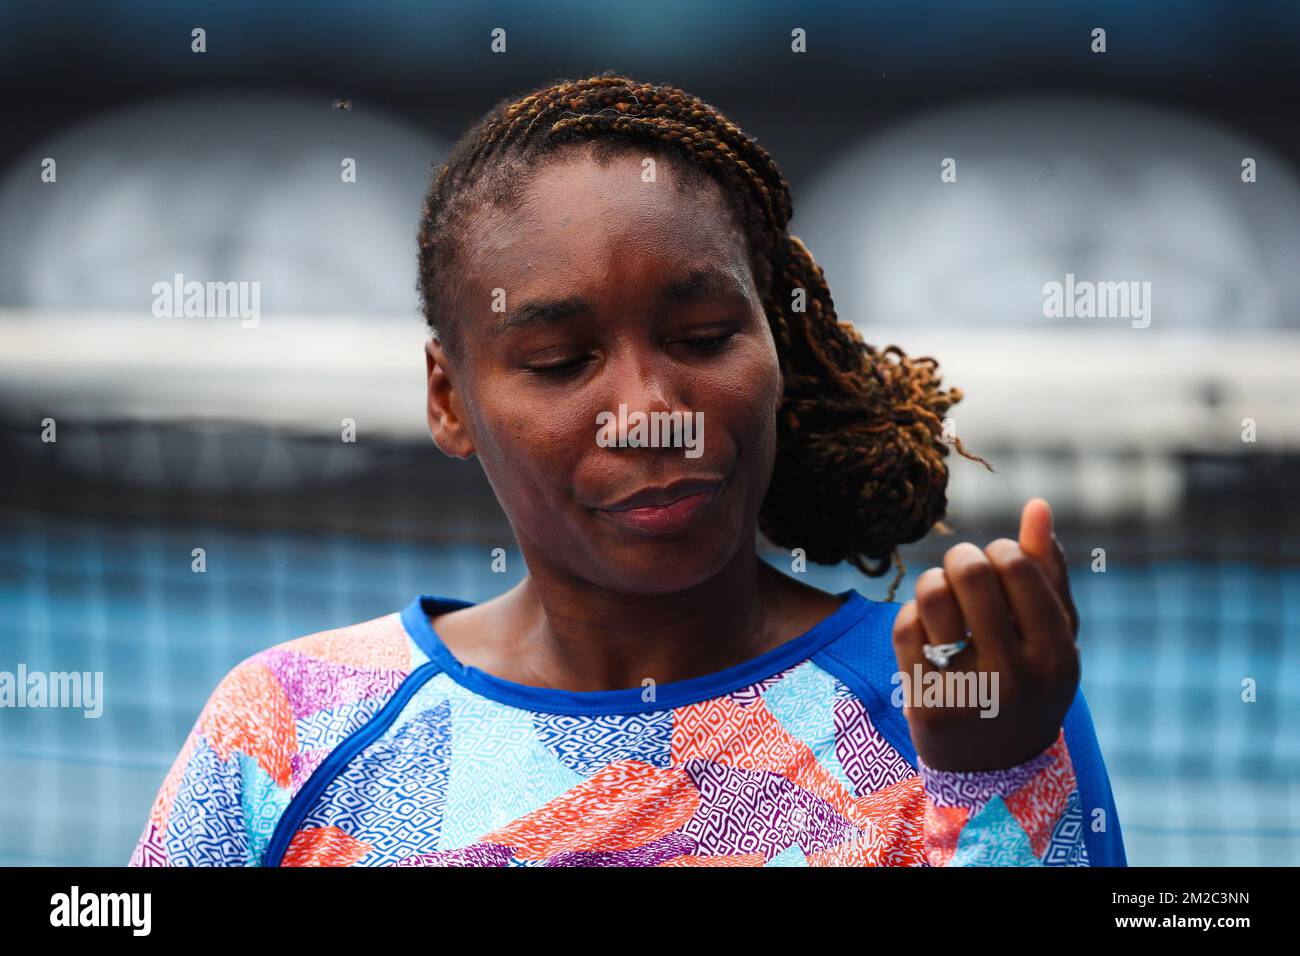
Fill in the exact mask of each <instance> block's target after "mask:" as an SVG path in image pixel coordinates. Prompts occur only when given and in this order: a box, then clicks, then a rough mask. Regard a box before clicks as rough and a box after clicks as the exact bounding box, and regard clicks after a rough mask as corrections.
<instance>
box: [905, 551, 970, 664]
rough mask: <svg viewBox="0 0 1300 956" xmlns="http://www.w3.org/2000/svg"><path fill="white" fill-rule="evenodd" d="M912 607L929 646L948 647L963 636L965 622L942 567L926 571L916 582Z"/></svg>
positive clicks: (964, 633) (964, 635)
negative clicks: (923, 626)
mask: <svg viewBox="0 0 1300 956" xmlns="http://www.w3.org/2000/svg"><path fill="white" fill-rule="evenodd" d="M916 607H917V610H918V611H919V613H920V615H921V623H922V624H924V625H925V634H926V639H927V640H928V641H929V642H930V643H931V644H949V643H952V642H954V641H960V640H962V639H963V638H965V637H966V621H965V620H964V619H963V618H962V616H961V606H960V605H959V604H958V603H957V598H956V597H954V596H953V593H952V588H951V587H950V586H949V584H948V575H947V574H946V573H944V570H943V568H930V569H929V570H928V571H926V572H925V573H924V574H922V575H921V576H920V577H919V578H917V579H916ZM963 653H964V652H963Z"/></svg>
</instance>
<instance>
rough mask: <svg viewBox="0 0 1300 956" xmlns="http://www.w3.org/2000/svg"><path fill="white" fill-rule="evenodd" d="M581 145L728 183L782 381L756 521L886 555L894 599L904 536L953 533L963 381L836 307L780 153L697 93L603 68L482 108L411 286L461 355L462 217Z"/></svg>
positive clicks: (830, 545)
mask: <svg viewBox="0 0 1300 956" xmlns="http://www.w3.org/2000/svg"><path fill="white" fill-rule="evenodd" d="M579 142H581V143H590V144H592V145H593V147H594V150H595V156H596V158H597V159H598V160H601V161H603V160H602V157H608V156H609V155H611V154H612V153H613V152H615V151H618V150H635V151H639V152H641V153H650V152H653V153H657V154H659V155H663V156H667V157H669V158H675V159H679V160H682V161H683V162H680V163H677V164H676V165H678V166H680V167H681V168H682V170H683V172H684V173H685V174H686V175H687V178H688V179H696V180H698V179H699V178H700V177H712V178H713V179H714V180H715V181H716V182H717V183H719V184H720V185H721V186H722V187H723V190H724V193H725V195H726V198H727V201H728V202H729V203H730V206H731V208H732V210H733V211H734V212H735V214H736V216H737V221H738V222H739V223H740V224H741V226H742V227H743V229H744V232H745V235H746V237H747V240H748V245H749V250H748V251H749V258H750V264H751V267H752V269H753V275H754V279H755V285H756V287H757V289H758V291H759V296H760V299H761V301H762V304H763V309H764V312H765V314H766V316H767V319H768V323H769V325H770V327H771V330H772V335H773V337H774V339H775V341H776V349H777V354H778V360H779V363H780V368H781V371H782V374H783V375H784V381H785V391H784V394H783V396H782V400H781V404H780V407H779V408H778V410H777V446H776V457H775V463H774V466H773V473H772V481H771V484H770V486H769V488H768V491H767V495H766V497H765V498H764V500H763V505H762V508H761V510H760V512H759V517H758V526H759V530H760V531H762V532H763V534H764V535H765V536H766V537H767V538H768V540H770V541H772V542H773V543H774V544H776V545H779V546H781V547H785V548H802V549H803V551H804V553H805V555H806V556H807V558H808V559H809V560H811V561H814V562H816V563H819V564H836V563H839V562H840V561H848V562H850V563H851V564H853V565H854V566H855V567H856V568H858V569H859V570H860V571H861V572H862V573H863V574H866V575H868V576H870V577H879V576H881V575H883V574H884V573H885V571H886V570H888V568H889V566H890V564H891V563H892V564H893V565H894V566H895V567H896V569H897V573H896V574H895V577H894V579H893V581H892V582H891V583H890V586H889V593H888V596H887V598H886V600H889V601H892V600H893V597H894V593H895V589H896V588H897V586H898V583H899V581H900V580H901V579H902V576H903V573H904V566H903V562H902V558H901V557H900V555H899V553H898V546H899V545H900V544H906V543H909V542H912V541H916V540H918V539H920V538H922V537H924V536H925V535H926V534H927V533H928V532H929V531H930V529H931V528H938V529H939V530H941V531H945V530H946V529H945V528H943V525H942V519H943V516H944V513H945V511H946V510H947V504H948V503H947V495H946V492H947V485H948V469H947V465H946V463H945V458H946V456H947V454H948V443H947V441H946V440H944V439H943V438H942V437H941V436H942V420H943V417H944V415H945V414H946V413H947V411H948V409H949V408H950V407H951V406H952V405H954V404H955V403H957V402H959V401H961V398H962V392H961V390H960V389H958V388H955V387H954V388H949V389H947V390H946V391H945V390H941V389H940V387H939V376H938V374H937V371H936V370H937V366H938V363H937V362H936V361H935V360H934V359H933V358H909V357H908V356H907V355H906V354H904V352H903V351H902V349H900V348H898V347H897V346H894V345H890V346H888V347H887V348H885V349H883V350H877V349H876V348H874V347H873V346H871V345H868V344H867V343H866V342H864V341H863V339H862V338H861V336H860V335H859V334H858V332H857V330H856V329H855V328H854V327H853V326H852V325H851V324H849V323H847V322H841V321H840V320H839V319H838V317H837V316H836V314H835V305H834V303H833V302H832V301H831V294H830V288H829V287H828V286H827V284H826V279H825V276H824V275H823V273H822V270H821V268H820V267H819V266H818V265H817V263H816V262H814V261H813V258H812V255H811V254H810V253H809V251H808V249H807V247H806V246H805V245H804V244H803V242H801V241H800V240H799V239H798V238H797V237H795V236H793V235H790V234H789V232H788V231H787V226H788V224H789V222H790V218H791V216H792V214H793V207H792V204H791V201H790V188H789V184H788V183H787V182H786V180H785V179H784V177H783V176H782V175H781V172H780V170H779V169H778V168H777V166H776V164H775V162H773V160H772V157H771V156H770V155H768V153H767V151H766V150H765V149H764V148H763V147H762V146H760V145H759V144H758V141H757V140H755V139H753V138H752V137H750V136H748V135H746V134H745V133H744V132H743V131H742V130H741V129H740V128H739V127H738V126H736V125H735V124H734V123H732V122H731V121H730V120H728V119H727V118H726V117H725V116H724V115H723V114H722V113H721V112H719V111H718V110H717V109H715V108H714V107H712V106H710V105H709V104H707V103H705V102H704V101H703V100H701V99H699V98H698V97H695V96H692V95H690V94H689V93H686V92H684V91H682V90H680V89H678V88H677V87H674V86H670V85H666V84H650V83H639V82H637V81H635V80H632V79H630V78H628V77H625V76H620V75H617V74H615V73H614V72H612V71H606V72H605V73H602V74H600V75H599V76H594V77H590V78H587V79H583V80H562V81H558V82H555V83H553V84H549V85H546V86H543V87H539V88H537V89H535V90H533V91H531V92H529V93H527V94H525V95H524V96H522V97H518V98H513V97H512V98H508V99H506V100H502V101H501V102H499V103H498V104H497V105H496V106H495V107H494V108H493V109H492V110H490V111H489V112H488V113H487V114H486V115H485V116H483V118H482V119H480V120H479V121H478V122H477V123H476V124H475V125H474V126H472V127H471V128H470V129H469V130H468V131H467V132H466V133H465V135H464V136H462V137H461V139H460V140H459V141H458V142H457V143H456V144H455V146H454V147H453V148H452V150H451V152H450V153H449V154H448V156H447V158H446V159H445V161H444V162H443V163H442V166H441V168H440V169H439V170H438V172H437V175H436V177H435V179H434V181H433V183H432V185H431V186H430V188H429V191H428V194H427V196H426V199H425V205H424V209H423V211H422V214H421V220H420V226H419V234H418V238H419V280H418V284H417V287H418V291H419V293H420V300H421V307H422V309H423V311H424V316H425V319H426V321H427V322H428V325H429V328H430V330H431V331H432V333H433V335H434V336H435V337H436V338H438V339H439V341H440V342H442V343H443V344H444V346H445V347H447V348H448V350H449V351H450V352H451V353H452V354H455V352H456V351H457V347H456V339H457V334H458V330H457V328H456V323H455V322H454V321H452V320H451V317H450V316H445V315H444V314H443V312H442V310H441V306H442V303H443V299H444V297H443V296H441V295H439V291H440V289H441V288H442V287H443V286H444V285H445V283H447V282H448V280H449V277H452V276H454V275H455V274H456V270H455V269H454V265H455V263H456V261H457V257H458V256H459V255H461V254H462V249H461V241H460V239H461V237H462V232H463V225H464V223H465V221H466V217H467V215H468V214H469V213H470V212H471V211H472V210H473V209H475V208H477V207H478V206H479V204H481V203H482V202H484V201H485V200H486V201H488V202H491V203H495V204H498V205H502V206H507V205H509V204H510V203H512V202H513V201H514V200H516V199H517V198H518V197H519V195H520V193H521V191H522V189H523V184H524V182H525V181H526V180H527V179H528V172H529V171H530V170H535V169H536V168H538V165H539V163H538V162H537V161H538V159H539V158H540V157H542V156H543V155H546V154H550V153H553V152H557V151H559V150H560V149H561V148H562V147H563V146H564V144H567V143H579ZM951 441H952V443H953V444H954V445H955V446H956V447H957V450H958V451H959V452H960V453H961V454H962V455H963V456H965V457H967V458H970V459H972V460H975V461H979V462H981V463H983V464H984V465H985V467H987V468H989V470H992V466H991V465H990V464H989V463H988V462H987V461H985V460H984V459H983V458H981V457H979V456H978V455H975V454H972V453H970V452H968V451H967V450H966V449H965V447H964V446H963V445H962V443H961V440H960V439H959V438H957V437H956V436H953V437H952V439H951Z"/></svg>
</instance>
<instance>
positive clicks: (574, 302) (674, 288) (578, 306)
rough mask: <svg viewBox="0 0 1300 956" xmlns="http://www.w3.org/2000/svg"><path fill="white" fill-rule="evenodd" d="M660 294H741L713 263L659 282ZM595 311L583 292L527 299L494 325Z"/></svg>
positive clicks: (506, 327) (673, 298)
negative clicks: (661, 284)
mask: <svg viewBox="0 0 1300 956" xmlns="http://www.w3.org/2000/svg"><path fill="white" fill-rule="evenodd" d="M659 294H660V297H661V298H663V299H664V301H666V302H675V303H682V302H692V301H695V300H698V299H703V298H706V297H709V296H714V297H719V298H721V297H725V296H728V295H743V290H742V289H741V288H740V286H739V285H738V284H737V282H736V278H735V276H733V275H732V274H731V273H728V272H724V271H722V270H721V269H718V268H717V267H715V266H703V267H701V268H698V269H693V270H691V272H690V273H688V274H687V275H685V276H684V277H682V278H680V279H674V280H672V281H671V282H668V283H666V284H665V285H663V286H661V287H660V289H659ZM595 311H596V306H595V304H594V303H593V302H592V301H591V300H590V299H585V298H583V297H582V296H566V297H564V298H555V299H528V300H527V301H525V302H523V303H521V304H520V305H517V306H515V308H513V309H511V310H510V312H509V313H507V315H506V317H505V319H504V320H503V321H502V322H501V323H500V324H499V325H498V326H497V327H496V331H497V332H507V331H511V330H514V329H519V328H523V327H526V326H530V325H536V324H539V323H548V322H558V321H561V320H563V319H568V318H572V317H574V316H577V315H589V314H591V313H592V312H595Z"/></svg>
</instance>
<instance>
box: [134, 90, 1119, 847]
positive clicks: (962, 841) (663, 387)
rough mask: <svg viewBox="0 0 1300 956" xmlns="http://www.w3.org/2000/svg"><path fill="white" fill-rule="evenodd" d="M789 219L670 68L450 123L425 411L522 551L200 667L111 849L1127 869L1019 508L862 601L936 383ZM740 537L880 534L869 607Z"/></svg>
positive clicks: (773, 191) (1053, 549) (1064, 637)
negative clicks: (492, 496)
mask: <svg viewBox="0 0 1300 956" xmlns="http://www.w3.org/2000/svg"><path fill="white" fill-rule="evenodd" d="M791 213H792V209H791V204H790V197H789V190H788V186H787V184H786V182H785V180H784V179H783V178H782V177H781V175H780V172H779V171H778V169H777V168H776V166H775V165H774V163H773V162H772V159H771V157H769V156H768V154H767V153H766V152H765V151H764V150H763V149H762V147H760V146H759V145H758V144H757V142H756V141H754V140H753V139H750V138H749V137H747V136H746V135H745V134H744V133H742V132H741V131H740V130H739V129H738V128H737V127H736V126H735V125H734V124H732V123H731V122H730V121H728V120H727V119H726V118H725V117H723V116H722V115H721V114H720V113H718V112H717V111H716V110H715V109H713V108H712V107H710V106H709V105H708V104H706V103H704V102H702V101H700V100H699V99H697V98H695V97H692V96H690V95H688V94H686V93H684V92H682V91H681V90H678V89H676V88H674V87H671V86H663V85H650V84H642V83H637V82H635V81H633V80H630V79H628V78H625V77H621V76H616V75H612V74H609V73H606V74H603V75H601V76H598V77H593V78H590V79H587V80H583V81H579V82H563V83H558V84H555V85H553V86H549V87H546V88H543V89H539V90H536V91H534V92H532V93H530V94H528V95H526V96H524V97H522V98H521V99H518V100H515V101H507V102H503V103H501V104H499V105H498V106H497V107H496V108H495V109H493V110H492V111H491V112H490V113H489V114H488V115H487V116H485V117H484V118H483V119H482V120H481V121H480V122H479V123H478V124H477V125H476V126H475V127H474V128H473V129H471V130H470V131H469V132H468V133H467V134H466V135H465V137H464V138H463V139H462V140H461V141H460V143H459V144H458V145H457V146H456V147H455V148H454V149H453V151H452V152H451V154H450V155H449V157H448V158H447V160H446V162H445V163H444V165H443V167H442V169H441V171H440V173H439V174H438V176H437V178H436V179H435V181H434V183H433V185H432V187H431V189H430V192H429V195H428V197H427V202H426V207H425V210H424V215H423V218H422V222H421V226H420V231H419V246H420V255H419V266H420V282H419V288H420V292H421V295H422V301H423V308H424V311H425V316H426V318H427V320H428V322H429V325H430V329H431V332H432V335H431V337H430V340H429V342H428V344H427V348H426V367H427V371H428V418H429V426H430V430H431V432H432V436H433V439H434V441H435V442H436V443H437V445H438V447H439V448H440V449H441V450H442V451H444V452H445V453H447V454H449V455H453V456H455V457H458V458H469V457H471V456H474V457H477V458H478V459H479V462H480V463H481V465H482V467H483V469H484V471H485V473H486V474H487V477H488V479H489V481H490V482H491V485H492V487H493V489H494V491H495V492H496V495H497V497H498V499H499V500H500V502H501V505H502V507H503V509H504V510H505V513H506V515H507V516H508V517H509V519H510V522H511V525H512V527H513V529H514V532H515V534H516V537H517V539H518V542H519V547H520V550H521V552H522V554H523V556H524V558H525V560H526V562H527V565H528V574H527V576H526V577H525V578H524V579H523V581H521V582H520V584H519V585H517V586H516V587H514V588H513V589H511V590H510V591H508V592H506V593H504V594H502V595H500V596H498V597H496V598H494V599H492V600H490V601H487V602H484V603H482V604H478V605H471V604H469V603H467V602H464V601H459V600H455V599H451V598H442V597H429V596H422V597H418V598H416V599H414V600H413V601H411V603H410V604H408V605H407V606H406V608H405V609H404V610H402V611H400V612H395V613H393V614H390V615H387V616H385V617H381V618H378V619H376V620H373V621H369V622H365V623H362V624H355V625H351V626H348V627H343V628H340V629H337V630H332V631H326V632H323V633H319V634H314V635H310V636H307V637H302V638H299V639H297V640H293V641H288V642H286V643H282V644H279V645H277V646H275V647H272V648H269V649H267V650H265V651H262V652H261V653H259V654H256V655H254V656H252V657H250V658H248V659H247V660H245V661H244V662H242V663H241V664H240V665H238V666H237V667H235V668H234V669H233V670H232V671H231V672H230V673H229V674H228V675H227V676H226V678H225V679H224V680H223V681H222V683H221V684H220V685H219V686H218V687H217V689H216V691H215V692H214V693H213V695H212V698H211V699H210V700H209V701H208V704H207V706H206V707H205V708H204V710H203V712H202V713H201V714H200V716H199V718H198V720H197V722H196V723H195V726H194V728H193V730H192V732H191V733H190V735H189V737H188V739H187V740H186V743H185V745H184V747H183V748H182V751H181V753H180V755H179V756H178V758H177V760H176V762H175V764H174V766H173V767H172V770H171V772H170V773H169V774H168V776H167V778H166V781H165V782H164V784H163V786H162V789H161V791H160V793H159V795H158V798H157V800H156V801H155V804H154V807H153V809H152V811H151V813H150V816H149V820H148V823H147V824H146V826H145V830H144V833H143V834H142V836H141V839H140V841H139V844H138V846H137V848H136V852H135V854H134V856H133V858H132V861H131V862H132V863H133V864H137V865H143V864H164V865H168V864H169V865H194V864H207V865H354V864H355V865H365V866H369V865H390V864H392V865H497V866H502V865H602V866H607V865H684V866H690V865H726V866H731V865H934V866H943V865H972V864H974V865H987V864H1015V865H1022V864H1023V865H1037V864H1057V865H1060V864H1064V865H1086V864H1093V865H1096V864H1112V865H1122V864H1123V863H1124V855H1123V846H1122V842H1121V839H1120V834H1119V828H1118V821H1117V820H1116V817H1115V812H1114V805H1113V801H1112V798H1111V793H1110V787H1109V783H1108V781H1107V778H1106V773H1105V768H1104V766H1103V764H1102V761H1101V757H1100V754H1099V752H1098V749H1097V743H1096V739H1095V736H1094V733H1093V729H1092V724H1091V720H1090V718H1089V716H1088V712H1087V708H1086V705H1085V704H1084V702H1083V699H1082V697H1081V695H1080V694H1079V691H1078V676H1079V662H1078V652H1077V649H1076V646H1075V642H1074V639H1075V635H1076V632H1077V627H1078V624H1077V615H1076V614H1075V610H1074V605H1073V602H1072V600H1071V597H1070V592H1069V587H1068V583H1067V580H1066V568H1065V559H1064V555H1063V553H1062V551H1061V550H1060V546H1059V545H1058V544H1057V542H1056V540H1055V535H1054V534H1053V532H1052V528H1051V513H1050V510H1049V509H1048V507H1047V504H1046V502H1045V501H1042V500H1041V499H1035V500H1033V501H1031V502H1029V503H1028V504H1027V505H1026V508H1025V510H1024V513H1023V516H1022V521H1021V527H1020V535H1019V540H1018V541H1011V540H1009V539H999V540H997V541H994V542H993V543H991V544H990V545H989V546H988V547H987V548H985V549H980V548H979V547H977V546H975V545H974V544H971V543H962V544H958V545H956V546H954V547H953V548H951V549H949V550H948V552H947V553H946V555H945V557H944V560H943V566H942V567H941V568H933V569H930V570H929V571H927V572H926V573H925V574H923V575H922V576H921V577H920V579H919V580H918V582H917V587H916V590H917V597H916V600H915V601H909V602H907V603H906V604H904V605H902V606H901V607H900V606H899V605H898V604H896V603H893V601H892V598H893V594H894V588H895V587H896V586H897V583H898V580H899V577H900V576H901V574H902V564H901V561H899V560H898V558H897V554H898V553H897V547H898V545H900V544H902V543H906V542H910V541H914V540H916V539H918V538H920V537H922V536H923V535H924V534H926V533H927V532H928V531H929V530H930V528H931V527H933V526H934V525H935V524H936V523H937V522H938V521H940V519H941V518H942V517H943V513H944V510H945V508H946V498H945V490H946V486H947V469H946V465H945V462H944V458H945V455H946V453H947V445H946V443H945V442H944V441H943V440H941V438H940V433H941V420H942V418H943V416H944V414H945V413H946V411H947V410H948V408H949V407H950V406H951V405H952V404H953V403H955V402H956V401H959V400H960V398H961V393H960V392H959V391H958V390H956V389H952V390H950V391H947V392H945V391H942V390H940V388H939V380H938V377H937V375H936V374H935V363H934V362H933V360H930V359H921V360H915V361H914V360H911V359H909V358H908V357H907V356H906V355H904V354H903V353H902V352H901V351H900V350H898V349H895V348H890V349H886V350H884V351H883V352H877V351H876V350H875V349H873V348H871V347H870V346H867V345H866V344H864V343H863V342H862V341H861V340H860V338H859V337H858V336H857V334H856V333H855V331H854V330H853V328H852V327H851V326H850V325H848V324H840V322H839V320H838V319H837V317H836V315H835V311H834V306H833V304H832V301H831V297H830V293H829V290H828V288H827V286H826V283H825V280H824V278H823V275H822V273H821V270H820V269H819V268H818V267H817V266H816V264H815V263H814V262H813V260H812V258H811V256H810V255H809V253H808V250H807V249H806V248H805V247H804V246H803V244H802V243H801V242H800V241H799V240H798V239H796V238H795V237H793V236H791V235H789V233H788V231H787V225H788V223H789V220H790V217H791ZM647 422H648V423H649V424H648V425H647ZM955 444H956V446H957V448H958V451H959V452H961V453H962V454H968V453H967V452H966V451H965V450H964V449H963V448H962V446H961V443H960V441H956V442H955ZM968 457H972V458H974V457H976V456H973V455H968ZM977 460H980V461H983V459H977ZM758 530H761V531H763V532H764V533H765V535H766V536H767V537H768V538H769V539H770V540H772V541H773V542H775V543H776V544H778V545H781V546H783V547H787V548H790V549H791V550H792V552H793V551H794V549H801V550H800V551H798V552H795V553H796V555H797V556H804V557H806V558H808V559H812V560H814V561H818V562H824V563H834V562H838V561H845V560H847V561H850V562H852V563H853V564H855V565H856V566H857V567H859V568H860V569H861V570H862V571H864V572H865V573H866V574H869V575H873V576H879V575H881V574H883V573H884V572H885V571H886V570H887V569H888V568H889V566H890V563H891V558H892V559H893V563H894V564H895V565H896V566H897V568H898V574H897V575H896V576H895V578H894V582H893V584H892V585H891V587H890V590H889V599H888V600H887V601H885V602H877V601H871V600H868V599H866V598H864V597H862V596H861V595H860V594H858V593H857V592H856V591H852V590H850V591H845V592H843V593H841V594H838V595H832V594H828V593H825V592H823V591H820V590H818V589H816V588H813V587H810V586H808V585H806V584H803V583H801V582H800V581H798V580H797V579H796V578H795V577H792V576H790V575H787V574H784V573H782V572H780V571H778V570H776V569H775V568H773V567H772V566H771V565H769V564H768V563H766V562H765V561H762V560H760V559H759V557H758V556H757V553H756V550H755V539H756V532H757V531H758ZM951 675H960V676H961V677H962V678H963V680H965V679H966V678H969V681H968V682H967V683H966V684H963V683H962V681H957V680H952V679H950V676H951ZM963 687H965V688H966V689H967V690H970V691H972V692H973V690H974V688H976V687H978V688H980V693H979V697H978V700H976V699H975V698H974V697H971V696H963V695H961V694H960V693H959V692H960V690H961V689H962V688H963ZM989 689H991V690H992V693H991V694H986V693H985V691H988V690H989ZM955 695H956V696H955ZM903 704H906V705H907V706H905V707H904V706H902V705H903Z"/></svg>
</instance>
